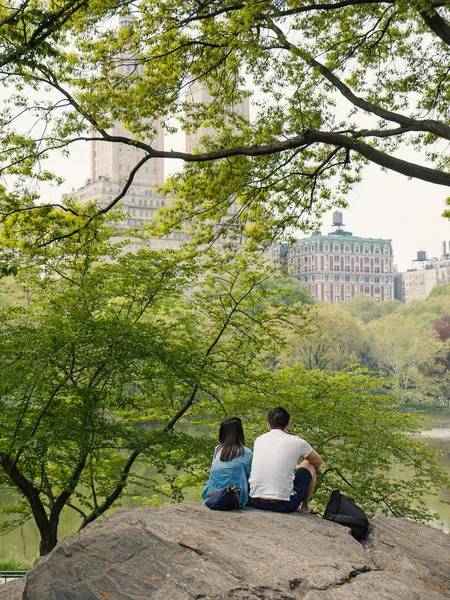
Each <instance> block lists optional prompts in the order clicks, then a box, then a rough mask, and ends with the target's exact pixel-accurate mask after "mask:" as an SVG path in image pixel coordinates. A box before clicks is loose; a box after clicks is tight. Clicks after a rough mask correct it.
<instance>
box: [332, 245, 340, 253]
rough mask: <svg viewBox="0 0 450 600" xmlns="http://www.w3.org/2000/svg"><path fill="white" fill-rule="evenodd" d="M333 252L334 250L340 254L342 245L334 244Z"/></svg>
mask: <svg viewBox="0 0 450 600" xmlns="http://www.w3.org/2000/svg"><path fill="white" fill-rule="evenodd" d="M333 250H334V252H340V251H341V247H340V245H339V244H334V246H333Z"/></svg>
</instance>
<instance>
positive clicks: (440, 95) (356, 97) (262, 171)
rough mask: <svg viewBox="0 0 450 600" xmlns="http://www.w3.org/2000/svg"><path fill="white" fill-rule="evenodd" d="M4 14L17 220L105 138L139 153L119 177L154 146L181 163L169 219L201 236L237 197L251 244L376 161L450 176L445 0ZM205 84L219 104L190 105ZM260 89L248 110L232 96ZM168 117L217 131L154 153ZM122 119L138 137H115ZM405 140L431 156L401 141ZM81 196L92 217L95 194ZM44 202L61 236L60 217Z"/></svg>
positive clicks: (4, 208)
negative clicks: (76, 156)
mask: <svg viewBox="0 0 450 600" xmlns="http://www.w3.org/2000/svg"><path fill="white" fill-rule="evenodd" d="M118 16H121V17H127V20H126V21H124V22H122V26H119V22H118V21H119V19H118ZM0 17H1V19H2V36H3V38H2V40H3V45H4V48H3V52H1V53H0V77H1V78H2V82H3V84H4V86H6V87H7V89H8V98H7V100H6V109H5V111H4V112H3V116H2V120H1V126H2V139H1V140H0V150H1V164H0V173H1V174H2V175H3V176H10V177H8V178H7V180H6V183H4V184H3V187H2V188H1V190H0V211H1V214H2V216H3V219H4V220H5V222H8V223H9V221H10V220H14V219H15V218H16V215H17V212H18V211H26V214H27V215H28V216H29V214H30V211H31V212H33V207H34V206H35V204H36V199H37V198H38V197H39V195H40V192H39V189H38V187H36V185H35V183H36V181H39V180H44V181H48V180H53V181H55V182H58V181H59V180H60V176H61V174H60V173H52V172H50V171H49V170H48V169H47V168H46V162H45V158H46V157H48V156H50V153H51V152H52V151H53V150H58V151H63V152H66V151H68V150H70V147H71V146H72V145H73V144H75V143H84V142H88V143H92V142H93V140H94V138H95V139H100V140H102V143H104V144H112V143H117V142H121V143H123V144H128V145H131V146H134V147H138V148H139V149H141V150H142V155H141V156H142V158H141V160H140V162H139V164H138V165H136V168H135V169H132V171H131V172H130V174H129V176H128V179H127V180H126V181H124V184H123V185H124V188H126V187H127V186H129V185H130V184H131V183H132V180H133V178H134V177H135V175H136V173H137V172H138V171H139V168H142V167H143V166H144V165H145V163H146V162H147V161H148V160H150V159H152V158H157V159H177V158H178V159H182V160H184V161H185V163H186V166H185V168H184V170H183V172H182V173H181V174H180V175H178V176H175V177H173V178H172V179H171V180H170V181H169V182H168V183H167V186H166V189H167V193H169V194H170V195H175V196H176V198H177V200H176V201H175V202H174V204H173V206H172V209H171V210H170V211H169V212H168V214H167V215H166V218H165V220H164V226H165V228H173V227H176V226H181V224H182V223H185V222H187V221H189V222H192V219H193V218H194V217H197V218H198V219H200V221H201V222H202V230H201V232H199V235H200V234H201V235H200V237H202V239H205V237H206V238H208V237H209V238H211V237H213V236H214V235H217V228H216V224H217V220H218V219H219V218H221V217H223V216H225V215H226V214H227V213H228V210H229V207H230V205H231V203H233V202H236V203H237V206H238V208H239V210H238V211H237V213H236V215H235V217H234V218H233V219H232V221H231V222H232V223H233V225H234V226H235V229H237V230H238V231H239V232H242V231H244V232H245V234H246V235H248V236H250V237H251V239H252V240H254V241H255V242H256V243H260V242H262V241H264V240H267V239H268V238H269V239H271V238H272V237H273V236H275V235H277V234H280V233H282V232H284V231H286V230H288V231H289V229H290V227H292V226H294V227H297V226H298V225H299V224H303V226H304V227H311V226H312V225H313V224H314V223H315V222H316V220H317V218H318V217H320V215H321V214H322V212H323V211H324V210H326V209H327V208H329V207H330V205H332V204H335V205H342V204H344V203H345V195H346V192H347V191H348V189H349V187H350V186H351V185H352V184H353V183H354V182H355V181H357V180H358V179H359V178H360V176H361V169H362V167H363V165H364V164H366V163H367V162H373V163H375V164H378V165H379V166H380V167H382V168H386V169H391V170H393V171H396V172H398V173H401V174H403V175H405V176H408V177H416V178H419V179H422V180H425V181H427V182H430V183H434V184H437V185H443V186H445V187H447V186H449V185H450V174H449V173H448V150H447V142H448V140H449V139H450V126H449V114H448V110H449V109H448V106H449V86H448V70H447V65H448V62H449V45H450V26H449V22H448V19H449V9H448V3H447V2H446V1H445V0H411V1H410V2H404V1H402V0H398V1H393V0H372V1H370V2H367V1H366V0H343V1H340V2H331V3H325V4H317V3H309V2H308V1H307V0H281V1H280V0H277V1H276V2H275V1H271V0H249V1H248V2H245V3H244V2H236V1H234V0H207V1H206V2H202V3H199V2H197V0H163V1H161V0H143V1H142V2H139V3H122V2H120V1H118V0H108V1H107V2H101V3H98V2H94V3H93V2H90V3H89V4H87V3H86V2H84V1H83V0H69V1H67V2H66V3H63V4H61V5H58V6H56V5H55V6H54V5H52V4H50V5H42V4H41V3H40V2H36V1H32V2H29V1H28V0H26V1H22V2H20V1H18V2H13V3H11V4H6V5H2V8H1V15H0ZM118 67H125V72H120V70H119V69H118ZM192 83H195V84H201V85H204V86H206V87H207V88H208V89H209V91H210V92H211V95H212V98H213V100H212V101H211V102H210V103H207V104H201V105H195V104H192V103H189V102H186V95H185V92H186V90H187V89H188V88H189V86H190V84H192ZM252 94H253V96H252V98H251V99H252V103H253V112H254V118H253V119H252V122H251V123H249V122H247V121H246V120H245V119H244V118H243V117H242V116H240V114H239V111H237V110H235V109H236V106H237V105H239V103H240V102H242V100H243V98H244V97H245V96H247V95H252ZM155 120H159V122H162V123H164V124H165V125H166V127H167V128H168V130H170V131H173V132H174V131H178V130H181V129H182V130H184V131H186V132H195V131H196V130H197V129H198V128H199V127H200V126H203V125H208V126H210V127H211V128H212V131H215V132H216V133H214V134H212V135H210V136H208V137H207V138H206V139H204V140H203V142H204V143H203V145H201V146H200V147H198V148H197V149H196V150H195V151H194V152H190V153H189V152H176V151H172V150H170V149H168V150H166V151H163V150H157V149H156V148H155V147H153V146H152V137H153V133H154V131H153V128H154V125H153V123H154V122H155ZM116 121H119V122H120V123H122V124H123V125H124V127H125V128H126V131H127V132H128V133H124V134H122V135H115V134H114V133H113V132H112V130H111V129H110V128H111V126H112V124H113V123H114V122H116ZM408 145H410V146H412V148H417V149H418V150H420V151H421V155H419V154H418V155H417V156H415V155H414V154H413V153H412V152H408V153H403V149H404V148H405V146H408ZM30 178H32V181H33V182H34V183H33V186H30V185H29V183H30ZM118 198H119V196H117V197H116V198H114V199H112V200H111V203H110V205H109V206H108V207H106V208H102V209H98V208H97V209H96V212H97V213H99V212H100V213H103V212H105V210H109V209H110V208H111V207H112V206H114V205H115V203H116V202H117V201H118ZM43 200H44V203H45V198H44V199H43ZM68 208H69V209H70V207H67V206H66V207H63V206H60V207H59V210H63V211H64V210H66V211H67V210H68ZM35 210H38V211H41V210H43V209H35ZM71 210H75V212H77V214H80V215H81V217H82V219H83V220H84V221H89V220H90V219H91V217H92V214H91V213H92V208H91V209H73V208H71ZM44 212H45V211H44ZM41 216H42V219H43V224H41V226H42V227H44V229H45V228H46V230H47V231H50V232H51V230H52V228H53V226H54V217H55V215H54V213H52V212H51V210H50V213H49V214H44V215H41ZM29 220H31V225H30V226H32V227H36V223H35V222H34V221H33V219H32V217H29ZM231 222H230V220H225V222H224V227H226V226H228V227H230V224H231ZM59 235H60V233H59V232H58V231H56V232H55V233H54V234H53V237H58V236H59ZM47 242H48V240H46V241H45V240H43V239H40V238H39V239H38V240H37V241H36V243H38V244H43V243H47Z"/></svg>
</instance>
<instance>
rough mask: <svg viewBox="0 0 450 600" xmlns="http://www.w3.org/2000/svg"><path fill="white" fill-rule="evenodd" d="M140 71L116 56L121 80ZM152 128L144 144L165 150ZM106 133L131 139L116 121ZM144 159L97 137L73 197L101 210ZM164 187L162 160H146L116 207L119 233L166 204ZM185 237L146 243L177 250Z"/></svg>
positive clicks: (175, 235)
mask: <svg viewBox="0 0 450 600" xmlns="http://www.w3.org/2000/svg"><path fill="white" fill-rule="evenodd" d="M131 22H132V19H131V17H123V18H121V20H120V26H122V27H124V26H127V25H128V24H129V23H131ZM140 68H141V67H140V66H139V65H136V61H135V59H134V58H133V57H132V56H127V54H126V53H123V54H121V55H120V56H119V57H118V61H117V67H116V71H117V72H118V73H120V74H121V75H123V76H124V77H126V76H127V75H129V74H130V73H132V72H133V71H134V70H138V71H139V69H140ZM152 126H153V135H152V137H151V138H149V139H147V140H145V141H146V142H147V143H149V144H151V146H152V147H153V148H155V149H156V150H164V129H163V127H162V126H161V124H160V123H158V122H154V123H153V124H152ZM108 133H109V134H110V135H113V136H123V137H127V138H129V137H130V133H129V131H127V130H126V129H125V128H124V127H123V126H122V124H121V123H119V122H116V123H114V126H113V127H111V128H110V129H108ZM144 156H145V152H144V151H143V150H141V149H139V148H136V147H134V146H130V145H128V144H122V143H116V142H115V143H111V142H106V141H103V140H102V139H101V138H100V137H99V138H98V139H96V140H95V141H94V142H93V144H92V146H91V159H90V163H91V165H90V178H89V179H88V180H87V181H86V183H85V185H84V186H83V187H82V188H80V189H79V190H77V191H76V192H75V195H76V196H77V197H78V198H79V199H80V200H81V201H83V202H95V203H96V204H97V205H98V206H99V207H100V208H104V207H106V206H108V205H109V204H110V203H111V201H112V200H114V199H115V198H116V197H117V196H118V195H119V194H120V193H121V192H122V190H123V187H124V185H125V182H126V180H127V178H128V177H129V175H130V173H131V171H132V170H133V168H134V167H135V166H136V165H137V164H138V163H139V161H140V160H142V158H143V157H144ZM163 184H164V162H163V160H162V159H156V158H152V159H149V160H148V161H147V162H146V163H145V164H144V165H143V166H142V167H141V168H140V169H139V171H138V172H137V173H136V175H135V176H134V179H133V183H132V185H131V186H130V188H129V189H128V191H127V193H126V194H125V195H124V197H123V198H122V199H121V200H120V204H119V206H120V208H121V209H122V211H123V213H124V215H125V216H124V218H123V220H122V221H120V222H119V223H117V224H116V228H117V230H118V232H120V233H122V232H124V231H126V230H127V229H130V228H134V227H142V226H144V225H145V224H146V223H148V222H149V221H151V220H152V219H153V217H154V215H155V212H156V211H157V210H158V209H160V208H162V207H163V206H165V205H166V203H167V202H168V200H167V198H165V197H164V196H162V195H161V194H160V193H159V192H158V188H160V187H161V186H162V185H163ZM185 237H186V236H185V235H184V234H183V233H180V232H174V233H171V234H170V235H167V236H164V237H163V238H152V239H150V240H148V242H146V244H147V246H150V247H151V248H155V249H163V248H177V247H178V246H179V245H180V243H181V241H182V240H183V239H185ZM140 247H141V242H139V241H136V243H135V244H133V243H132V244H131V245H130V246H129V247H128V248H127V249H128V250H129V251H135V250H137V249H138V248H140Z"/></svg>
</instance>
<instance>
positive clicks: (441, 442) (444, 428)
mask: <svg viewBox="0 0 450 600" xmlns="http://www.w3.org/2000/svg"><path fill="white" fill-rule="evenodd" d="M425 425H426V426H427V427H430V428H431V430H430V431H424V432H423V435H422V436H421V437H422V438H423V441H424V443H427V444H429V445H430V446H431V447H432V448H433V449H435V450H436V452H437V453H439V454H440V456H439V461H440V462H441V463H442V464H444V465H445V466H446V467H448V469H449V471H450V410H445V411H440V412H433V413H429V414H428V415H427V418H426V421H425ZM191 499H195V498H191ZM446 501H447V502H449V501H450V490H442V492H441V494H440V496H439V497H436V496H429V497H427V503H428V505H429V507H430V509H431V510H432V511H433V512H436V513H437V514H439V516H440V519H439V521H438V522H435V523H432V525H433V526H434V527H439V528H440V529H443V530H444V531H446V532H447V533H449V532H450V505H449V504H445V502H446ZM9 503H10V501H9V499H8V495H7V494H6V493H5V492H3V493H2V491H1V489H0V506H4V505H6V504H9ZM121 505H122V507H136V506H137V504H136V502H135V501H133V500H132V499H131V498H123V499H122V502H121ZM0 518H1V517H0ZM79 523H80V519H79V516H78V515H77V513H76V512H75V511H73V510H71V509H65V510H64V511H63V515H62V519H61V527H60V539H62V538H63V537H64V536H66V535H70V534H71V533H73V532H74V531H76V530H77V529H78V527H79ZM38 547H39V536H38V532H37V530H36V527H35V526H34V524H33V523H32V522H31V521H30V522H28V523H26V524H25V525H23V526H22V527H19V528H17V529H15V530H14V531H12V532H11V533H8V534H7V535H4V536H2V537H0V559H5V558H7V557H10V556H16V557H18V558H20V559H22V558H24V559H25V560H26V561H28V562H30V563H31V562H33V560H34V559H35V558H36V557H37V555H38Z"/></svg>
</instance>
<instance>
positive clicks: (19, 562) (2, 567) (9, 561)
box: [0, 555, 32, 571]
mask: <svg viewBox="0 0 450 600" xmlns="http://www.w3.org/2000/svg"><path fill="white" fill-rule="evenodd" d="M31 567H32V564H31V563H29V562H27V561H26V560H25V559H23V558H19V557H18V556H14V555H10V556H7V557H6V558H1V559H0V571H29V570H30V569H31Z"/></svg>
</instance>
